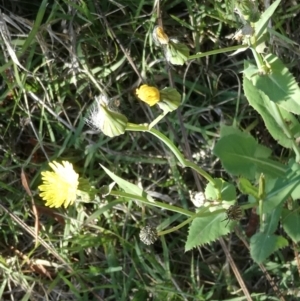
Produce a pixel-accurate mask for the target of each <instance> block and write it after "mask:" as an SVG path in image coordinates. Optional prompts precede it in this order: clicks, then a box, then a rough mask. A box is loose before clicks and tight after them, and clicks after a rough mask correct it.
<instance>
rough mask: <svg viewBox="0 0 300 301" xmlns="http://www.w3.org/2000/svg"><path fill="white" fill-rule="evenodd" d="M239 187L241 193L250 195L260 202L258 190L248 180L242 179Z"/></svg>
mask: <svg viewBox="0 0 300 301" xmlns="http://www.w3.org/2000/svg"><path fill="white" fill-rule="evenodd" d="M238 187H239V190H240V191H241V193H243V194H250V195H252V196H253V197H254V198H255V199H256V200H258V188H256V187H254V186H253V185H252V184H251V183H250V181H249V180H248V179H245V178H240V179H239V182H238Z"/></svg>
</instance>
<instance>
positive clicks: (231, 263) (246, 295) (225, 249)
mask: <svg viewBox="0 0 300 301" xmlns="http://www.w3.org/2000/svg"><path fill="white" fill-rule="evenodd" d="M219 241H220V244H221V246H222V249H223V250H224V252H225V255H226V258H227V260H228V262H229V264H230V266H231V269H232V271H233V273H234V275H235V278H236V280H237V281H238V283H239V285H240V287H241V289H242V290H243V293H244V295H245V297H246V298H247V300H248V301H252V298H251V296H250V294H249V291H248V289H247V287H246V285H245V282H244V280H243V278H242V276H241V274H240V272H239V270H238V268H237V266H236V264H235V262H234V260H233V259H232V257H231V255H230V252H229V250H228V248H227V246H226V244H225V242H224V239H223V238H222V237H221V238H220V239H219Z"/></svg>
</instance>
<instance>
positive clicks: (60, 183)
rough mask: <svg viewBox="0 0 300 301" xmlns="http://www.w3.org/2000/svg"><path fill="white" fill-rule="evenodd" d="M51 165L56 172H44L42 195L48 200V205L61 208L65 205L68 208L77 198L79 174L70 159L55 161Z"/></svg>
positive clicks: (41, 186) (40, 188) (40, 187)
mask: <svg viewBox="0 0 300 301" xmlns="http://www.w3.org/2000/svg"><path fill="white" fill-rule="evenodd" d="M49 165H50V167H51V168H52V169H53V171H54V172H53V171H44V172H42V180H43V184H42V185H40V186H39V190H40V191H41V193H40V197H41V198H42V199H43V200H45V201H46V206H49V207H54V208H59V207H61V206H62V205H64V207H65V208H67V207H68V206H69V205H72V204H73V203H74V201H75V200H76V194H77V187H78V184H79V181H78V177H79V175H78V174H77V173H76V172H75V171H74V169H73V165H72V164H71V163H70V162H68V161H62V164H60V163H57V162H56V161H53V162H51V163H49Z"/></svg>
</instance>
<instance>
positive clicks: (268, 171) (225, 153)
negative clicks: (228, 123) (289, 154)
mask: <svg viewBox="0 0 300 301" xmlns="http://www.w3.org/2000/svg"><path fill="white" fill-rule="evenodd" d="M260 150H262V149H261V148H259V147H258V143H257V142H256V141H255V139H254V138H253V137H252V136H250V135H248V134H245V133H242V132H241V133H240V134H231V135H227V136H225V137H222V138H221V139H220V140H219V141H218V142H217V144H216V145H215V147H214V149H213V153H214V154H215V155H216V156H218V157H219V158H220V160H221V162H222V165H223V167H224V168H225V169H226V171H227V172H229V173H231V174H232V175H237V176H243V177H245V178H248V179H254V178H255V175H256V173H264V174H265V175H269V176H271V177H283V176H284V175H285V173H286V171H287V167H286V166H284V165H282V164H280V163H278V162H276V161H273V160H270V159H267V158H266V153H265V151H262V152H260Z"/></svg>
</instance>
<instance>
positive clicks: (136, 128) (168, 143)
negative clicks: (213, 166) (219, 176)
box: [126, 123, 216, 186]
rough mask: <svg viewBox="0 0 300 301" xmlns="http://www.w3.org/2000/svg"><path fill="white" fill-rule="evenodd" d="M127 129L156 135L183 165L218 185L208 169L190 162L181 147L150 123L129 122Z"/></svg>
mask: <svg viewBox="0 0 300 301" xmlns="http://www.w3.org/2000/svg"><path fill="white" fill-rule="evenodd" d="M126 130H127V131H136V132H148V133H150V134H152V135H154V136H155V137H157V138H158V139H159V140H160V141H162V142H163V143H164V144H165V145H166V146H168V148H169V149H170V150H171V151H172V152H173V154H174V155H175V157H176V158H177V159H178V161H179V162H180V163H181V165H182V166H183V167H190V168H192V169H194V170H195V171H196V172H198V173H199V174H200V175H201V176H203V177H204V178H205V179H206V180H207V181H209V182H210V183H212V184H213V185H214V186H216V182H215V180H214V179H213V177H211V176H210V175H209V174H208V173H207V172H206V171H204V170H203V169H202V168H200V167H199V166H198V165H196V164H195V163H193V162H190V161H189V160H186V159H185V158H184V156H183V155H182V154H181V152H180V151H179V149H178V148H177V147H176V146H175V145H174V143H173V142H172V141H171V140H170V139H169V138H167V137H166V136H165V135H163V134H162V133H161V132H159V131H158V130H156V129H154V128H149V126H148V125H141V124H133V123H128V124H127V128H126Z"/></svg>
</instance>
